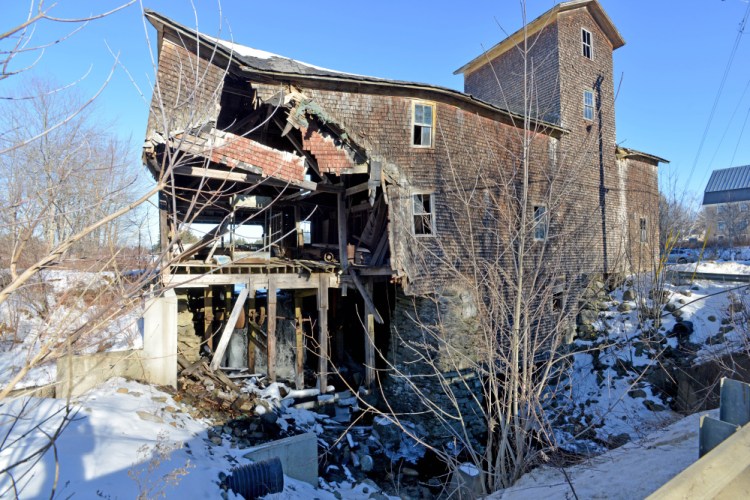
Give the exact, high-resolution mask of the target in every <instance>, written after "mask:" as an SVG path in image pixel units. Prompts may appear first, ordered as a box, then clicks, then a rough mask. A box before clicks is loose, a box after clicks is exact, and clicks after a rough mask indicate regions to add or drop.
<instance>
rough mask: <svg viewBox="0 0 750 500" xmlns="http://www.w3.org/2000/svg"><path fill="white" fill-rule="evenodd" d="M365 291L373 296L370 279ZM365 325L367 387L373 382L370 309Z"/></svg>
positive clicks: (373, 367) (373, 320) (373, 321)
mask: <svg viewBox="0 0 750 500" xmlns="http://www.w3.org/2000/svg"><path fill="white" fill-rule="evenodd" d="M367 291H368V293H369V294H370V296H373V283H372V279H370V280H369V281H368V282H367ZM365 325H366V329H365V385H366V386H367V388H368V389H369V388H371V387H372V384H373V383H374V382H375V316H374V315H373V314H372V312H370V311H368V313H367V321H366V322H365Z"/></svg>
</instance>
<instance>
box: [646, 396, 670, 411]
mask: <svg viewBox="0 0 750 500" xmlns="http://www.w3.org/2000/svg"><path fill="white" fill-rule="evenodd" d="M643 406H645V407H646V408H648V410H649V411H664V410H666V408H664V407H663V406H662V405H660V404H658V403H654V402H653V401H651V400H650V399H644V400H643Z"/></svg>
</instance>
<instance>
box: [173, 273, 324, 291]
mask: <svg viewBox="0 0 750 500" xmlns="http://www.w3.org/2000/svg"><path fill="white" fill-rule="evenodd" d="M269 276H271V275H269V274H203V275H198V274H172V275H169V276H165V277H164V281H165V283H166V284H168V285H169V286H173V287H178V288H190V287H202V286H205V285H234V284H236V283H249V284H250V286H253V287H255V288H256V289H259V288H266V287H267V286H268V279H269ZM318 276H327V278H326V279H328V287H329V288H336V287H337V286H338V276H337V275H336V274H334V273H313V274H312V275H300V274H291V273H279V274H273V277H274V280H276V286H277V287H278V288H280V289H282V290H304V289H317V288H318V283H319V281H320V278H319V277H318Z"/></svg>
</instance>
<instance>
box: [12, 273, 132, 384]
mask: <svg viewBox="0 0 750 500" xmlns="http://www.w3.org/2000/svg"><path fill="white" fill-rule="evenodd" d="M39 277H40V282H39V283H37V284H35V285H32V286H30V287H28V288H27V289H25V290H21V291H19V292H17V293H14V294H13V295H12V296H11V297H10V299H9V300H8V302H6V303H4V304H2V305H1V306H0V333H2V336H3V339H2V341H0V386H4V385H6V384H7V383H8V382H9V381H10V380H11V378H12V377H13V376H15V374H16V373H18V371H19V370H20V369H21V368H22V367H23V366H24V365H25V364H26V363H28V362H29V360H30V359H32V358H33V357H34V356H36V355H37V354H38V353H39V352H40V351H41V350H42V349H44V348H47V347H53V348H55V349H59V348H60V347H61V346H63V345H64V344H63V339H65V338H66V337H67V336H68V335H69V334H71V333H73V332H75V331H76V330H77V329H86V328H87V327H90V326H91V325H93V324H96V322H102V324H101V325H99V326H97V327H96V328H94V329H93V331H92V332H91V333H90V334H88V336H87V337H86V338H85V339H81V341H80V342H79V343H78V345H77V346H76V352H77V353H80V354H82V353H94V352H97V351H101V350H107V351H121V350H127V349H139V348H141V347H143V332H142V331H141V327H140V326H139V322H138V319H139V318H140V317H141V316H142V314H143V311H142V310H141V309H137V310H133V311H128V312H126V313H124V314H120V316H118V317H117V318H115V319H113V320H107V319H106V318H107V316H108V315H109V314H110V312H109V311H105V310H104V309H103V308H102V307H97V306H96V305H95V304H90V303H87V302H86V300H85V297H86V296H87V295H88V296H91V297H98V296H99V295H98V294H100V293H102V291H106V290H107V288H108V287H110V286H111V280H112V275H111V274H110V273H92V272H83V271H71V270H65V269H48V270H44V271H42V272H40V273H39ZM56 375H57V366H56V364H55V363H54V362H49V363H45V364H39V365H37V366H35V367H33V368H32V369H31V370H30V371H29V373H28V374H27V375H26V377H24V379H23V380H21V382H19V383H18V384H17V385H16V386H15V388H16V389H23V388H26V387H37V386H43V385H47V384H50V383H53V382H54V381H55V378H56Z"/></svg>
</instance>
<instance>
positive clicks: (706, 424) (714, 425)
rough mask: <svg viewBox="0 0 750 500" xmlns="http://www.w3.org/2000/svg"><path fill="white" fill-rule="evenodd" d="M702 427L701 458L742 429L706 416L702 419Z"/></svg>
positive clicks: (700, 437)
mask: <svg viewBox="0 0 750 500" xmlns="http://www.w3.org/2000/svg"><path fill="white" fill-rule="evenodd" d="M700 425H701V428H700V435H699V441H698V442H699V445H698V448H699V456H701V457H702V456H704V455H705V454H706V453H708V452H709V451H711V450H713V449H714V448H716V447H717V446H718V445H720V444H721V443H722V441H724V440H725V439H727V438H728V437H729V436H731V435H732V434H734V433H735V432H737V431H738V430H739V429H740V426H739V425H734V424H730V423H727V422H722V421H721V420H716V419H715V418H711V417H707V416H705V415H704V416H703V417H701V424H700Z"/></svg>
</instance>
